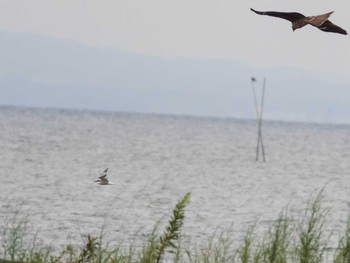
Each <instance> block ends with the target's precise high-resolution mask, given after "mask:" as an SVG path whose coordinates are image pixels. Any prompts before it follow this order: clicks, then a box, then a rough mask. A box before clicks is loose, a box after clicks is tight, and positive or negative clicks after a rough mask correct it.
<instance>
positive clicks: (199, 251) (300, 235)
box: [0, 191, 350, 263]
mask: <svg viewBox="0 0 350 263" xmlns="http://www.w3.org/2000/svg"><path fill="white" fill-rule="evenodd" d="M322 196H323V191H321V192H320V193H319V194H317V195H316V197H314V198H313V199H311V200H310V202H309V204H308V205H307V207H306V209H305V215H304V217H302V218H301V219H300V220H295V219H293V218H290V217H289V216H288V213H287V212H282V213H281V214H280V216H279V217H278V218H277V219H276V220H275V221H274V222H273V223H271V225H269V227H268V229H267V230H266V232H265V233H264V234H263V236H262V237H259V238H258V237H257V236H256V234H255V233H254V226H252V227H250V228H249V229H248V231H246V233H245V236H244V238H243V240H242V242H241V243H240V244H238V245H237V244H234V242H233V239H232V237H230V234H229V233H228V232H225V231H223V232H221V233H216V234H215V235H213V237H212V238H210V239H209V240H204V241H203V243H202V244H199V245H197V244H196V245H192V244H191V243H190V242H188V240H186V238H185V237H184V236H183V235H182V233H181V229H182V226H183V224H184V220H185V209H186V207H187V206H188V205H189V203H190V193H187V194H186V195H185V196H183V197H182V198H181V199H180V200H179V201H178V203H177V204H176V206H175V207H174V209H173V213H172V216H171V218H170V219H169V221H168V223H167V225H166V227H165V229H164V230H160V229H158V228H157V226H155V227H154V230H153V231H152V232H151V233H150V234H149V235H148V236H147V239H146V240H145V241H144V242H143V243H142V246H137V247H136V246H134V245H123V244H122V245H111V244H108V243H104V241H103V235H102V234H101V236H99V237H95V236H91V235H86V237H85V240H84V243H83V244H82V245H81V246H73V245H71V244H68V245H66V246H65V247H64V248H63V249H61V250H57V249H54V248H52V247H50V246H47V245H44V244H41V243H40V242H38V241H37V236H36V235H34V237H33V239H32V241H29V242H28V240H26V239H25V232H26V229H27V226H28V223H29V221H28V218H27V217H23V216H21V214H20V212H19V211H18V212H17V213H15V214H14V215H12V217H11V218H6V220H5V221H4V223H3V225H2V226H0V244H1V247H0V263H9V262H23V263H44V262H51V263H56V262H57V263H61V262H62V263H81V262H94V263H95V262H96V263H119V262H120V263H153V262H188V263H200V262H205V263H211V262H216V263H225V262H238V263H260V262H261V263H265V262H266V263H289V262H291V263H293V262H299V263H321V262H327V263H328V262H333V263H350V220H348V223H347V226H346V227H345V229H344V232H343V234H342V236H341V237H340V238H339V240H338V244H337V247H336V248H335V250H334V251H332V252H330V251H329V249H328V247H327V244H328V242H329V238H330V236H329V235H328V234H327V235H326V234H325V220H326V218H327V215H328V210H327V209H323V208H322V198H323V197H322Z"/></svg>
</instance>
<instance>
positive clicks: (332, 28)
mask: <svg viewBox="0 0 350 263" xmlns="http://www.w3.org/2000/svg"><path fill="white" fill-rule="evenodd" d="M317 28H318V29H320V30H322V31H325V32H332V33H339V34H342V35H347V34H348V33H347V32H346V30H344V29H342V28H341V27H339V26H337V25H335V24H333V23H332V22H331V21H329V20H327V21H325V22H324V23H323V24H322V25H320V26H318V27H317Z"/></svg>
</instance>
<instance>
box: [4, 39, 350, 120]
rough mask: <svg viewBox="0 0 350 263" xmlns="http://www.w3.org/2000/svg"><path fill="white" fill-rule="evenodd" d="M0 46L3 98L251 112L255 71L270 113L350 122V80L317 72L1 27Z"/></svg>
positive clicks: (155, 109)
mask: <svg viewBox="0 0 350 263" xmlns="http://www.w3.org/2000/svg"><path fill="white" fill-rule="evenodd" d="M0 46H1V60H0V92H1V97H0V104H14V105H29V106H51V107H69V108H84V109H86V108H88V109H103V110H116V111H137V112H139V111H140V112H157V113H175V114H195V115H210V116H223V117H227V116H230V117H243V118H252V117H255V116H254V113H255V111H254V108H253V100H252V90H251V82H250V77H251V76H254V77H256V78H257V79H258V80H259V81H258V83H257V87H259V88H260V87H261V84H262V78H263V77H264V76H266V78H267V95H266V112H265V113H266V114H265V116H266V118H269V119H285V120H305V121H349V122H350V118H349V117H348V114H347V113H348V112H349V111H350V104H349V103H348V98H349V95H350V93H349V90H350V89H349V88H350V85H345V84H343V85H341V84H337V83H330V82H328V81H325V80H324V79H323V77H322V75H316V74H315V73H312V72H305V71H301V70H297V69H291V68H276V69H266V70H259V69H256V68H252V67H250V66H249V65H245V64H243V63H240V62H234V61H220V60H203V61H202V60H194V59H176V60H166V59H162V58H158V57H150V56H144V55H140V54H131V53H128V52H125V51H122V50H117V49H98V48H93V47H87V46H84V45H81V44H78V43H73V42H69V41H64V40H59V39H53V38H47V37H42V36H37V35H31V34H19V33H18V34H14V33H7V32H0ZM233 48H234V47H233Z"/></svg>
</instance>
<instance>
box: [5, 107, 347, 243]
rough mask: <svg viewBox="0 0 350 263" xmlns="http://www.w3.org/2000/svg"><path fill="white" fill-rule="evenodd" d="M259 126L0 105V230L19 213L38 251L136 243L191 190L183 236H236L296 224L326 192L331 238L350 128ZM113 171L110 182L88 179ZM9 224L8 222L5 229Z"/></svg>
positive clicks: (340, 222) (340, 214) (342, 202)
mask: <svg viewBox="0 0 350 263" xmlns="http://www.w3.org/2000/svg"><path fill="white" fill-rule="evenodd" d="M262 132H263V133H262V135H263V143H264V148H265V154H266V162H263V161H262V158H261V156H260V157H259V161H256V160H255V158H256V145H257V123H256V121H255V120H237V119H231V118H229V119H218V118H207V117H190V116H170V115H156V114H136V113H120V112H119V113H118V112H116V113H113V112H93V111H78V110H59V109H35V108H22V107H8V106H2V107H0V147H1V148H0V176H1V183H0V220H1V221H0V223H2V224H3V223H4V222H8V220H9V218H11V216H13V215H14V213H15V212H19V214H20V215H23V216H26V218H28V220H29V223H28V225H29V226H30V229H31V231H35V233H36V234H37V236H38V237H39V238H40V239H41V240H42V241H43V242H44V243H46V244H50V245H53V246H58V247H59V246H63V245H66V244H68V243H69V242H71V243H73V244H81V243H82V238H83V236H84V235H85V234H91V235H95V236H97V235H100V234H101V233H103V235H104V238H105V239H106V240H107V241H109V242H116V243H119V244H120V243H122V244H128V243H133V242H135V240H139V239H140V238H142V237H145V236H146V235H147V234H149V233H150V232H151V231H152V230H153V228H154V226H155V225H158V227H159V228H160V231H161V232H162V231H163V229H162V227H163V226H164V225H165V224H166V222H167V221H168V220H169V218H170V216H171V213H172V209H173V208H174V206H175V204H176V202H177V201H178V200H179V199H180V198H181V197H183V196H184V195H185V194H186V193H187V192H190V193H191V202H190V204H189V206H188V207H187V208H186V212H185V216H186V218H185V224H184V226H183V233H184V235H185V236H188V237H189V238H190V239H191V240H192V242H194V243H196V242H199V243H200V242H202V241H204V240H206V239H208V238H210V237H211V236H212V235H213V233H214V232H216V231H221V230H222V231H226V232H228V233H230V234H232V237H233V239H236V240H241V239H242V236H243V235H244V233H245V232H246V231H247V230H248V229H249V228H250V227H251V226H253V225H256V226H257V231H259V229H260V228H265V229H266V228H268V226H269V225H271V223H272V222H273V220H275V219H277V218H278V216H279V214H280V213H281V211H286V210H288V211H289V213H290V214H291V215H292V216H293V217H295V218H296V219H297V220H299V218H302V217H303V216H304V212H305V208H306V207H307V204H308V201H309V200H310V198H312V196H315V195H317V194H318V193H319V192H320V191H321V190H322V189H323V196H324V198H323V202H322V205H323V206H324V207H325V208H326V209H329V211H330V212H329V213H328V215H327V224H326V226H325V228H326V229H328V230H327V231H329V232H330V231H332V233H333V234H332V235H333V236H334V237H335V239H337V238H338V237H339V235H340V234H341V233H342V232H343V230H344V227H345V224H346V221H347V218H348V212H349V204H350V200H349V193H350V174H349V171H350V162H349V160H350V127H349V126H347V125H327V124H322V125H321V124H307V123H286V122H271V121H265V122H264V123H263V127H262ZM106 168H109V173H108V178H109V180H110V181H112V182H113V183H114V185H108V186H100V185H98V184H96V183H95V182H94V180H96V179H97V177H98V176H99V175H100V174H101V172H102V171H103V170H104V169H106ZM6 220H7V221H6Z"/></svg>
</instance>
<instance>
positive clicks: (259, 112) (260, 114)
mask: <svg viewBox="0 0 350 263" xmlns="http://www.w3.org/2000/svg"><path fill="white" fill-rule="evenodd" d="M251 81H252V89H253V96H254V104H255V110H256V119H257V123H258V141H257V145H256V159H255V160H256V161H258V160H259V149H260V146H261V151H262V156H263V161H264V162H265V161H266V159H265V148H264V143H263V138H262V118H263V109H264V100H265V82H266V80H265V78H264V84H263V91H262V96H261V104H260V110H259V106H258V101H257V98H256V92H255V87H254V83H255V82H256V79H255V78H253V77H252V78H251Z"/></svg>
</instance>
